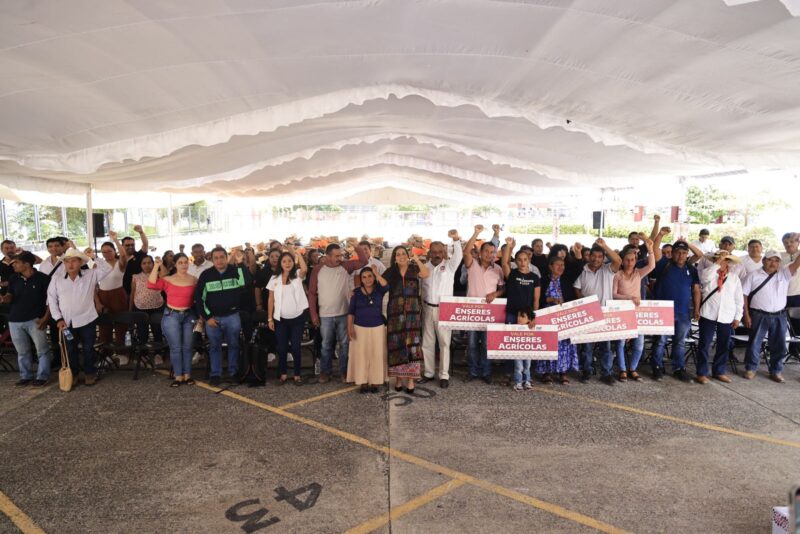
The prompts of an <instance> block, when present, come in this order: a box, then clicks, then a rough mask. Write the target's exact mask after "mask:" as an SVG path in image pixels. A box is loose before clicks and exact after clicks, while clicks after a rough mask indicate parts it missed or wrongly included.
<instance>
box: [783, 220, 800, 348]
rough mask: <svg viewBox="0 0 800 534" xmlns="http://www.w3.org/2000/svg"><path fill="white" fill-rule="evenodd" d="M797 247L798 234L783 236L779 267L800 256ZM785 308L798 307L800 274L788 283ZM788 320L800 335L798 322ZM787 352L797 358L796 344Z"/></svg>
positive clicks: (799, 235)
mask: <svg viewBox="0 0 800 534" xmlns="http://www.w3.org/2000/svg"><path fill="white" fill-rule="evenodd" d="M798 245H800V233H797V232H790V233H788V234H784V235H783V248H784V249H785V250H786V252H784V253H782V254H781V265H783V266H784V267H785V266H787V265H789V264H790V263H792V262H793V261H794V260H795V259H797V257H798V256H800V253H798ZM786 307H787V308H798V307H800V272H796V273H794V276H792V279H791V280H790V281H789V291H787V293H786ZM789 320H790V321H791V324H792V329H793V330H794V332H795V333H796V335H800V320H797V319H791V318H790V319H789ZM789 351H790V353H791V354H792V355H793V356H797V355H798V345H797V343H792V344H790V345H789Z"/></svg>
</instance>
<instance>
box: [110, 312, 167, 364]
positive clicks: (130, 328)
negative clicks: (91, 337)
mask: <svg viewBox="0 0 800 534" xmlns="http://www.w3.org/2000/svg"><path fill="white" fill-rule="evenodd" d="M149 320H150V318H149V317H148V316H147V314H146V313H144V312H132V311H126V312H120V313H115V314H114V315H113V317H112V323H114V324H122V325H124V326H125V331H126V332H127V334H128V336H130V340H131V341H130V345H128V344H127V342H126V341H123V342H122V343H121V344H120V343H118V342H117V341H115V340H114V339H113V338H112V340H111V341H110V342H108V343H104V344H103V349H104V350H105V351H106V352H109V351H110V352H112V353H117V354H118V353H126V354H127V355H128V357H129V358H130V359H131V360H136V367H135V368H134V373H133V379H134V380H138V379H139V366H140V365H141V357H142V353H143V352H145V351H143V350H142V345H143V344H144V343H143V341H142V340H140V339H139V328H140V327H144V326H145V325H147V324H148V322H149ZM128 336H126V338H127V337H128ZM151 365H152V364H151ZM153 369H155V367H153Z"/></svg>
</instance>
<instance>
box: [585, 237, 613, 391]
mask: <svg viewBox="0 0 800 534" xmlns="http://www.w3.org/2000/svg"><path fill="white" fill-rule="evenodd" d="M606 256H608V259H609V260H611V263H605V261H606ZM620 265H622V258H620V257H619V254H617V253H616V252H614V250H613V249H612V248H611V247H609V246H608V245H607V244H606V242H605V241H604V240H603V239H602V238H598V239H597V241H595V242H594V245H593V246H592V248H591V250H590V252H589V261H588V262H587V263H586V265H584V266H583V271H581V275H580V276H579V277H578V278H577V279H576V280H575V283H574V284H573V287H574V288H575V297H576V298H579V299H580V298H583V297H588V296H590V295H597V298H598V300H599V301H600V305H601V306H605V305H606V301H608V300H611V299H613V298H614V291H613V287H614V275H615V274H617V271H619V267H620ZM600 348H601V353H600V380H602V381H603V382H605V383H606V384H608V385H609V386H611V385H613V384H614V376H613V375H612V374H611V370H612V368H613V365H614V358H613V357H612V355H611V342H610V341H601V342H600ZM593 354H594V343H585V344H584V345H583V353H582V354H581V381H582V382H586V381H587V380H589V377H590V376H592V356H593Z"/></svg>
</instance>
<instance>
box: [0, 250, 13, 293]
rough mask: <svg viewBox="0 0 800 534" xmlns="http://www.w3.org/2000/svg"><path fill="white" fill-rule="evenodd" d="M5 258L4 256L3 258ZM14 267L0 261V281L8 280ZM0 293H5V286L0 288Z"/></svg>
mask: <svg viewBox="0 0 800 534" xmlns="http://www.w3.org/2000/svg"><path fill="white" fill-rule="evenodd" d="M3 259H5V258H3ZM14 274H15V273H14V268H13V267H12V266H11V265H9V264H7V263H6V262H5V261H0V282H9V281H11V278H12V277H13V276H14ZM0 294H3V295H5V294H6V288H2V290H0Z"/></svg>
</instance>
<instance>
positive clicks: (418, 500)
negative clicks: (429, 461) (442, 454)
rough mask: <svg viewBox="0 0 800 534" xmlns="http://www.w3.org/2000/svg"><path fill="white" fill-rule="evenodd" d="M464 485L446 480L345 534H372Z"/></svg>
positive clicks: (458, 481) (460, 481) (456, 481)
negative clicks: (370, 533)
mask: <svg viewBox="0 0 800 534" xmlns="http://www.w3.org/2000/svg"><path fill="white" fill-rule="evenodd" d="M464 484H465V482H464V481H463V480H448V481H447V482H445V483H444V484H442V485H441V486H436V487H435V488H433V489H432V490H430V491H429V492H427V493H423V494H422V495H420V496H419V497H414V498H413V499H411V500H410V501H408V502H405V503H403V504H401V505H398V506H394V507H392V509H391V510H389V511H388V512H387V513H385V514H381V515H379V516H377V517H373V518H372V519H369V520H367V521H365V522H363V523H361V524H360V525H358V526H356V527H353V528H351V529H349V530H347V531H346V532H345V534H367V533H369V532H372V531H373V530H377V529H379V528H381V527H382V526H384V525H386V524H388V523H389V521H392V520H394V519H397V518H399V517H403V516H404V515H406V514H408V513H410V512H413V511H414V510H416V509H417V508H420V507H421V506H425V505H426V504H428V503H429V502H431V501H435V500H436V499H438V498H439V497H441V496H443V495H446V494H448V493H450V492H451V491H453V490H454V489H456V488H459V487H461V486H463V485H464Z"/></svg>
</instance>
